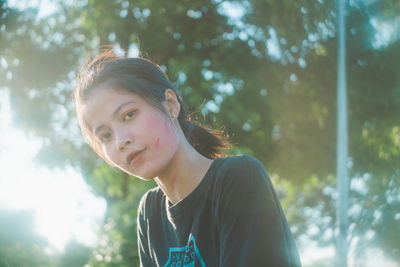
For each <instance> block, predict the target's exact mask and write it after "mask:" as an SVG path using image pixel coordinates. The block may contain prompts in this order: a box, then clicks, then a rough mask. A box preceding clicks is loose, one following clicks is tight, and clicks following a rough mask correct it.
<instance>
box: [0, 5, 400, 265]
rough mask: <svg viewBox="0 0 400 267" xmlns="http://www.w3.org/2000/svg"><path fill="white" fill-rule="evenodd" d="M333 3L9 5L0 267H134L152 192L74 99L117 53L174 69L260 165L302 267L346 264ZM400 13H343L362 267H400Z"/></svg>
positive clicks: (353, 239)
mask: <svg viewBox="0 0 400 267" xmlns="http://www.w3.org/2000/svg"><path fill="white" fill-rule="evenodd" d="M335 5H336V3H335V1H328V0H316V1H309V0H297V1H292V0H238V1H222V0H211V1H210V0H197V1H187V0H176V1H172V2H171V1H159V0H158V1H157V0H136V1H123V0H113V1H110V0H97V1H94V0H67V1H51V0H43V1H39V0H38V1H24V0H13V1H11V0H0V111H1V113H0V171H1V172H0V266H1V267H3V266H30V267H31V266H68V267H71V266H72V267H73V266H138V255H137V245H136V214H137V205H138V201H139V199H140V197H141V196H142V194H143V193H144V192H145V191H146V190H147V189H149V188H151V187H154V186H155V184H154V183H152V182H148V183H146V182H144V181H141V180H139V179H135V178H134V177H128V176H127V175H125V174H123V173H122V172H119V171H117V170H115V169H112V168H110V167H108V166H107V165H105V163H104V162H103V161H102V160H100V159H98V158H97V157H96V155H95V154H94V153H93V152H92V151H91V150H90V149H89V148H88V146H87V145H86V144H85V142H84V140H83V138H82V137H81V135H80V132H79V127H78V124H77V120H76V118H75V114H74V105H73V103H72V102H71V98H70V94H71V92H72V90H73V88H74V85H75V77H76V76H75V75H76V71H77V69H78V67H79V65H80V64H81V63H82V61H83V60H84V58H85V57H86V56H87V55H88V53H89V52H90V51H93V50H94V49H96V48H98V47H99V46H100V45H112V46H113V48H114V50H115V52H116V53H118V54H121V55H129V56H139V55H141V56H144V57H148V58H150V59H152V60H153V61H154V62H156V63H158V64H159V65H161V66H162V68H163V69H164V70H166V71H167V73H168V75H169V78H170V79H171V80H172V81H173V83H174V84H175V85H176V87H177V89H178V92H179V93H180V94H181V95H182V97H183V99H184V102H185V103H186V104H187V108H188V109H189V110H190V111H192V112H193V115H194V117H195V118H197V119H198V121H200V122H202V123H205V124H207V125H210V126H212V127H215V128H221V127H224V128H225V130H226V132H227V133H229V135H230V136H231V140H232V141H233V143H235V144H236V147H235V148H234V149H232V150H231V151H229V153H230V154H237V153H247V154H249V155H252V156H255V157H257V158H258V159H259V160H260V161H261V162H262V163H263V164H264V166H265V168H266V169H267V171H268V172H269V174H270V176H271V179H272V181H273V183H274V185H275V187H276V190H277V192H278V194H279V197H280V199H281V202H282V205H283V208H284V210H285V212H286V215H287V218H288V221H289V224H290V225H291V228H292V231H293V234H294V236H295V238H296V243H297V245H298V247H299V250H300V253H301V258H302V262H303V264H304V266H309V267H311V266H315V267H317V266H321V267H327V266H335V261H334V258H335V244H336V238H335V237H336V234H337V230H336V227H335V225H336V199H337V196H338V194H337V192H336V135H337V134H336V128H337V126H336V125H337V116H336V114H337V113H336V112H337V100H336V99H337V97H336V95H337V93H336V92H337V90H336V79H337V26H336V19H337V12H336V6H335ZM399 14H400V1H398V0H384V1H379V0H349V1H346V20H347V21H346V23H347V24H346V34H347V90H348V94H347V95H348V112H347V114H348V138H349V147H348V149H349V160H348V168H349V179H350V197H349V209H348V214H349V236H348V244H349V250H348V257H349V259H348V261H349V265H350V266H378V265H379V266H388V267H390V266H392V267H393V266H394V267H395V266H397V267H398V266H400V68H399V64H400V15H399Z"/></svg>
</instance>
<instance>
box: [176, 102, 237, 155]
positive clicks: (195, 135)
mask: <svg viewBox="0 0 400 267" xmlns="http://www.w3.org/2000/svg"><path fill="white" fill-rule="evenodd" d="M179 102H181V101H180V99H179ZM180 104H181V111H180V112H179V116H178V121H179V124H180V126H181V128H182V131H183V133H184V135H185V137H186V139H187V140H188V142H189V143H190V144H191V145H192V146H193V148H194V149H196V151H197V152H199V153H200V154H201V155H203V156H204V157H206V158H209V159H216V158H218V157H221V156H224V155H226V153H225V150H226V149H228V148H230V144H229V142H228V140H227V138H226V136H225V135H224V132H223V131H222V130H214V129H211V128H209V127H207V126H203V125H199V124H197V123H195V122H192V121H190V120H188V119H187V117H186V114H185V111H184V109H183V106H182V103H180Z"/></svg>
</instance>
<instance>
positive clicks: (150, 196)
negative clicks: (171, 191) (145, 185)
mask: <svg viewBox="0 0 400 267" xmlns="http://www.w3.org/2000/svg"><path fill="white" fill-rule="evenodd" d="M161 196H162V191H161V189H160V188H159V187H158V186H157V187H154V188H152V189H150V190H148V191H147V192H146V193H145V194H144V195H143V196H142V198H141V199H140V202H139V207H138V218H148V217H149V216H150V215H151V214H152V213H153V211H154V209H155V208H156V206H157V204H158V203H159V200H160V199H161Z"/></svg>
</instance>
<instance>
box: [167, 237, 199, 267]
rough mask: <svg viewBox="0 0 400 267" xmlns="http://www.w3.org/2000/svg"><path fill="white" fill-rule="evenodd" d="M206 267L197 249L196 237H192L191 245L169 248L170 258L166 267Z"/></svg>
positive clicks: (190, 238)
mask: <svg viewBox="0 0 400 267" xmlns="http://www.w3.org/2000/svg"><path fill="white" fill-rule="evenodd" d="M195 266H196V267H197V266H201V267H206V265H205V264H204V261H203V259H202V258H201V256H200V252H199V250H198V249H197V246H196V241H195V239H194V236H192V235H190V237H189V243H188V245H187V246H184V247H174V248H169V258H168V261H167V263H166V264H165V265H164V267H195Z"/></svg>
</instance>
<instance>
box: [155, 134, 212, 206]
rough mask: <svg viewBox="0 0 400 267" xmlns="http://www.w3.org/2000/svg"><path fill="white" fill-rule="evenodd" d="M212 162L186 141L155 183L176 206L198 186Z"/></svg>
mask: <svg viewBox="0 0 400 267" xmlns="http://www.w3.org/2000/svg"><path fill="white" fill-rule="evenodd" d="M185 141H186V139H185ZM212 162H213V161H212V160H210V159H208V158H206V157H204V156H202V155H201V154H199V153H198V152H197V151H196V150H195V149H194V148H193V147H192V146H191V145H190V144H189V143H188V142H187V141H186V142H184V143H183V144H182V145H181V146H180V147H179V148H178V150H177V152H176V154H175V155H174V157H173V158H172V160H171V162H170V163H169V164H168V167H167V168H166V170H165V171H164V172H163V173H162V174H161V175H159V176H158V177H157V178H156V182H157V184H158V186H160V188H161V189H162V190H163V192H164V194H165V195H166V196H167V198H168V200H169V201H170V202H171V203H172V204H176V203H178V202H179V201H181V200H182V199H184V198H185V197H186V196H187V195H189V194H190V193H191V192H192V191H193V190H194V189H195V188H196V187H197V186H198V185H199V184H200V182H201V180H202V179H203V177H204V175H205V174H206V172H207V170H208V169H209V167H210V166H211V163H212Z"/></svg>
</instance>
